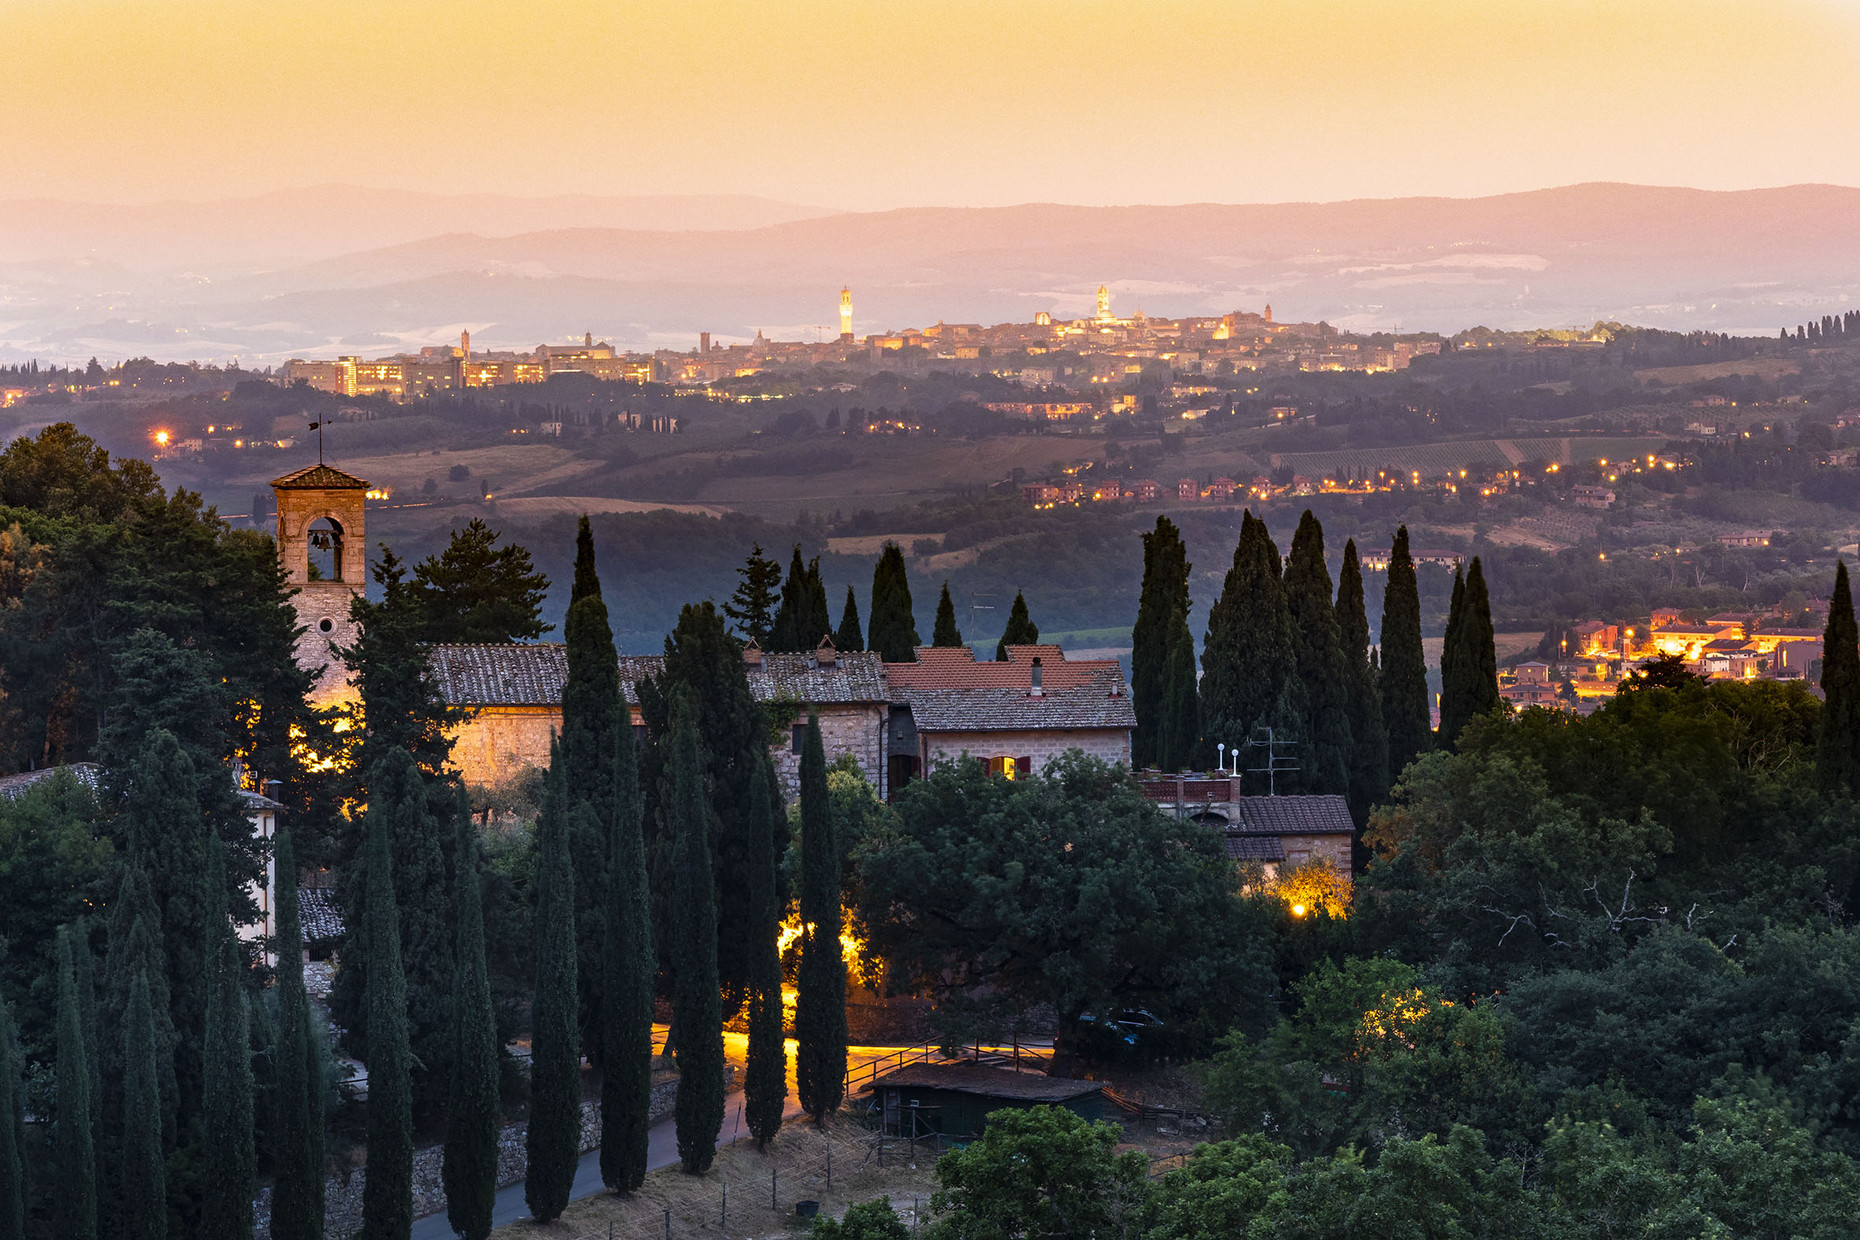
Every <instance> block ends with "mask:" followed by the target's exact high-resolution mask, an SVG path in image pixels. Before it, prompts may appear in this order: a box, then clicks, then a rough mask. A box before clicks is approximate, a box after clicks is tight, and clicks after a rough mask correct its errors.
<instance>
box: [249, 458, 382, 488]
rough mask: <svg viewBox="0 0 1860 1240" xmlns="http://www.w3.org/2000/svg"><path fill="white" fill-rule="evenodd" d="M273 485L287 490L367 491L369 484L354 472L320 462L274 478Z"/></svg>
mask: <svg viewBox="0 0 1860 1240" xmlns="http://www.w3.org/2000/svg"><path fill="white" fill-rule="evenodd" d="M271 485H272V486H274V487H278V488H280V489H281V490H285V491H366V490H367V489H368V484H367V483H366V482H363V481H362V480H361V479H360V478H357V477H356V476H355V475H354V474H345V473H343V472H342V471H341V470H340V469H337V468H335V467H334V466H331V465H324V464H321V463H320V462H319V463H318V464H315V465H306V466H304V467H303V468H302V469H299V470H296V471H294V472H292V473H288V474H286V475H284V476H283V477H282V478H273V479H272V480H271Z"/></svg>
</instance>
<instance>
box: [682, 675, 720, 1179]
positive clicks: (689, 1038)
mask: <svg viewBox="0 0 1860 1240" xmlns="http://www.w3.org/2000/svg"><path fill="white" fill-rule="evenodd" d="M670 800H671V818H672V828H673V832H674V834H675V837H676V839H677V845H676V851H675V852H674V854H673V860H672V867H673V868H672V901H673V908H674V910H675V918H676V924H677V931H676V937H675V938H674V939H673V941H672V953H673V957H672V964H673V975H672V1006H673V1017H672V1019H673V1021H674V1023H675V1024H676V1026H677V1030H678V1072H679V1078H678V1098H677V1102H676V1109H675V1126H676V1128H677V1133H678V1158H679V1161H680V1163H681V1164H682V1165H683V1166H684V1169H685V1170H686V1171H687V1172H689V1173H691V1174H692V1175H701V1174H702V1173H704V1172H705V1171H708V1170H709V1169H710V1164H711V1161H712V1160H713V1159H714V1158H715V1157H716V1155H717V1133H718V1130H719V1129H721V1128H722V1127H723V1001H722V995H721V992H720V988H719V981H718V977H717V903H716V899H717V897H716V890H715V886H714V883H713V880H712V877H711V863H710V831H709V821H708V820H709V814H708V813H707V812H706V806H705V803H704V766H703V756H702V755H701V754H700V753H699V752H698V731H697V705H696V703H695V702H694V701H693V700H692V695H691V692H690V690H689V689H681V690H680V691H679V693H678V695H677V696H676V698H675V699H674V700H673V702H672V735H671V796H670Z"/></svg>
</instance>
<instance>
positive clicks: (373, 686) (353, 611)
mask: <svg viewBox="0 0 1860 1240" xmlns="http://www.w3.org/2000/svg"><path fill="white" fill-rule="evenodd" d="M370 572H371V573H372V575H373V577H374V581H375V584H376V585H377V586H378V587H379V588H380V595H379V598H377V599H374V600H370V599H369V598H367V597H366V596H365V595H361V594H358V595H356V597H355V599H354V600H353V601H352V602H351V603H350V604H349V618H350V619H352V620H354V621H355V622H356V623H357V624H358V625H360V626H361V636H360V637H358V638H357V639H356V643H355V645H354V646H352V647H349V648H346V649H342V650H339V651H338V652H337V653H338V654H339V655H340V656H341V658H342V661H343V663H344V664H345V665H346V666H347V667H348V668H349V670H350V672H352V673H353V674H354V678H355V686H356V689H357V690H358V691H359V692H360V694H361V700H362V717H363V719H364V720H366V722H367V725H368V726H367V730H366V732H364V734H363V738H362V745H361V753H360V755H359V764H360V769H361V770H362V771H364V772H369V773H372V772H373V770H374V768H375V767H376V766H377V765H379V764H380V761H381V759H382V757H383V756H385V755H386V753H387V751H389V750H391V749H405V750H406V751H408V752H409V753H411V754H412V755H413V756H414V760H415V761H416V762H418V763H419V764H420V768H421V769H422V770H423V771H425V772H426V773H427V774H429V775H438V774H439V773H440V772H441V771H442V770H443V768H444V767H445V764H446V759H447V757H448V756H449V755H450V754H451V752H452V742H451V741H450V740H449V739H447V736H446V729H447V728H448V727H450V726H451V725H453V724H454V723H456V722H458V721H459V719H460V718H461V717H462V716H461V712H460V711H459V710H457V709H456V708H453V707H450V706H448V705H447V704H446V700H445V696H444V695H443V694H442V693H441V692H440V690H439V682H438V680H437V679H436V678H435V677H434V675H433V669H432V667H431V665H430V664H429V663H428V661H427V654H426V644H425V643H426V632H425V619H424V614H423V612H422V610H421V604H420V599H419V596H418V594H416V593H415V591H414V588H413V584H412V583H411V582H409V581H408V580H407V568H406V565H405V564H403V563H402V562H401V560H400V558H399V557H398V556H396V555H395V554H394V552H393V551H392V550H390V549H388V548H387V547H385V546H384V547H382V548H381V558H380V559H378V560H376V561H375V562H374V563H373V565H371V567H370ZM345 844H346V847H345V850H344V854H343V856H342V857H341V858H340V859H341V860H342V861H343V862H344V863H347V862H349V861H350V860H352V859H353V857H354V856H355V855H357V854H360V853H361V852H362V851H363V846H362V843H361V841H360V840H359V839H350V840H348V841H345ZM360 895H361V893H360V892H359V891H358V892H356V893H355V898H356V904H355V905H354V906H353V907H354V908H355V909H359V907H360ZM347 907H350V906H348V905H346V904H345V908H347ZM356 919H357V920H359V918H356Z"/></svg>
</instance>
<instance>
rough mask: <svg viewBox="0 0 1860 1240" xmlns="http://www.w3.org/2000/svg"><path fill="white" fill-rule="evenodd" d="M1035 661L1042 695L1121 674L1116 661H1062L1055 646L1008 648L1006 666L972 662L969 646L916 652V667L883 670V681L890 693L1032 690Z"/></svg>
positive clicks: (896, 666) (893, 665) (926, 648)
mask: <svg viewBox="0 0 1860 1240" xmlns="http://www.w3.org/2000/svg"><path fill="white" fill-rule="evenodd" d="M1035 659H1038V660H1040V671H1041V679H1042V682H1043V683H1044V685H1045V687H1046V688H1047V690H1048V691H1049V692H1050V691H1052V690H1054V689H1070V688H1072V687H1074V686H1077V685H1085V684H1091V683H1093V682H1095V681H1096V680H1097V679H1098V677H1099V676H1101V675H1102V674H1104V673H1105V672H1107V671H1109V672H1115V673H1116V674H1117V676H1118V679H1119V681H1122V679H1123V670H1122V669H1121V668H1120V667H1119V666H1118V662H1117V660H1116V659H1073V660H1067V658H1066V652H1065V650H1064V649H1062V648H1061V647H1059V646H1009V647H1008V661H1007V662H1005V663H995V662H977V661H976V658H975V651H974V650H972V649H970V648H969V647H968V646H919V647H918V648H917V662H915V663H887V664H885V679H886V680H887V681H889V682H890V684H891V687H892V688H894V689H898V688H905V689H1019V690H1021V691H1023V692H1025V691H1026V690H1028V689H1031V688H1032V687H1033V661H1034V660H1035Z"/></svg>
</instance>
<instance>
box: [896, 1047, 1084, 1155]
mask: <svg viewBox="0 0 1860 1240" xmlns="http://www.w3.org/2000/svg"><path fill="white" fill-rule="evenodd" d="M870 1088H871V1090H872V1095H873V1107H874V1109H876V1110H880V1111H881V1112H882V1115H883V1127H884V1131H885V1132H886V1134H887V1135H890V1136H894V1137H917V1138H935V1137H942V1138H945V1139H947V1140H952V1141H966V1140H971V1139H973V1138H975V1137H978V1136H980V1135H981V1133H982V1129H983V1128H984V1127H986V1126H987V1123H988V1116H989V1115H991V1114H992V1113H994V1112H996V1111H1007V1110H1018V1111H1024V1110H1027V1109H1029V1108H1031V1107H1037V1106H1055V1107H1064V1108H1065V1109H1066V1110H1068V1111H1071V1112H1072V1113H1073V1114H1074V1115H1078V1116H1081V1117H1082V1118H1084V1119H1088V1120H1097V1119H1102V1118H1103V1116H1104V1086H1103V1085H1102V1084H1100V1083H1099V1082H1097V1081H1071V1080H1064V1079H1061V1078H1059V1077H1053V1076H1044V1075H1040V1074H1036V1073H1031V1072H1014V1071H1010V1070H1009V1069H1007V1068H992V1067H987V1066H984V1065H981V1064H945V1063H914V1064H906V1065H905V1066H904V1067H902V1068H898V1069H895V1070H894V1071H891V1072H887V1073H886V1074H885V1075H883V1076H881V1077H879V1078H878V1079H877V1080H876V1081H874V1082H872V1084H871V1086H870Z"/></svg>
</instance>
